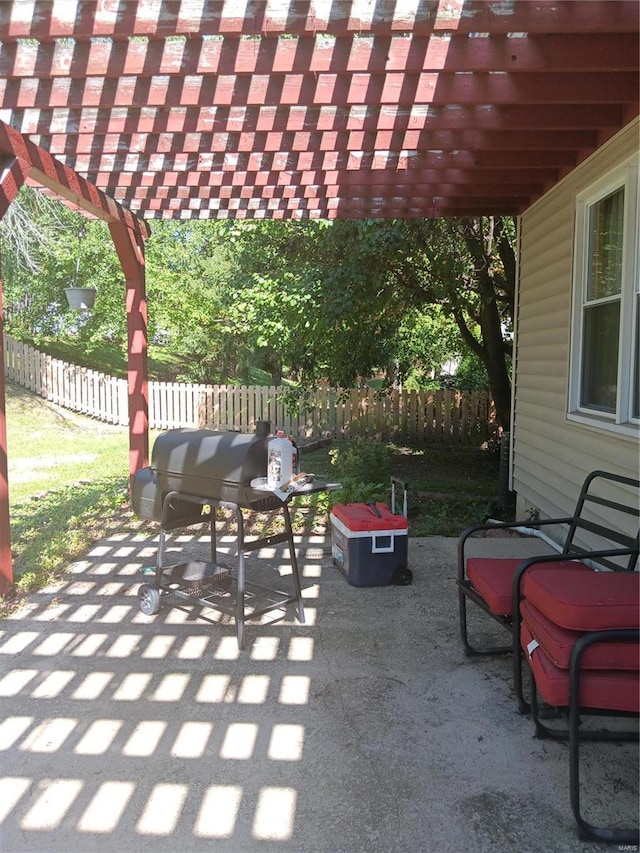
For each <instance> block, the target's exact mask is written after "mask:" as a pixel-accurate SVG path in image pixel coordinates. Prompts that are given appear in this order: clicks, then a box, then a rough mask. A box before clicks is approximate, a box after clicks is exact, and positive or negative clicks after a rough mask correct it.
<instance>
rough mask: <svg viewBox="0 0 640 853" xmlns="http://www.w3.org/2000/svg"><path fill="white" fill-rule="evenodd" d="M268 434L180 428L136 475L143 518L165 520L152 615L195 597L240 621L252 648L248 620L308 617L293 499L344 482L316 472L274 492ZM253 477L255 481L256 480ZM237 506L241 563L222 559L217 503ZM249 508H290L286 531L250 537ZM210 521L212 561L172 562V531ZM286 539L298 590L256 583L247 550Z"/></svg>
mask: <svg viewBox="0 0 640 853" xmlns="http://www.w3.org/2000/svg"><path fill="white" fill-rule="evenodd" d="M268 444H269V437H268V436H258V435H248V434H245V433H239V432H214V431H211V430H197V429H175V430H169V431H168V432H165V433H163V434H162V435H160V436H159V437H158V438H157V439H156V441H155V444H154V446H153V451H152V455H151V465H150V467H148V468H142V469H141V470H140V471H138V473H137V474H136V475H135V477H134V479H133V484H132V493H131V501H132V505H133V510H134V512H135V513H136V514H137V515H138V516H139V517H140V518H146V519H149V520H152V521H156V522H158V523H159V524H160V538H159V544H158V551H157V556H156V566H155V573H154V578H153V583H143V584H142V585H141V586H140V588H139V590H138V597H139V606H140V610H141V611H142V612H143V613H145V614H146V615H148V616H153V615H155V614H157V613H158V612H159V611H160V607H161V605H162V604H163V603H171V600H172V599H177V600H180V601H184V600H189V601H190V602H191V603H194V604H199V605H201V606H203V607H210V608H213V609H214V610H217V611H219V612H222V613H225V614H227V615H229V616H231V617H232V618H235V620H236V628H237V637H238V647H239V648H240V649H242V648H244V644H245V622H246V621H247V620H248V619H256V618H258V617H260V616H262V615H263V614H265V613H267V612H269V611H272V610H276V609H284V608H286V607H287V606H288V605H289V604H295V605H296V607H297V615H298V620H299V621H300V622H301V623H304V609H303V605H302V593H301V589H300V577H299V573H298V563H297V559H296V553H295V546H294V542H293V531H292V528H291V518H290V516H289V508H288V503H289V500H290V499H291V498H292V497H293V496H294V495H301V494H310V493H313V492H319V491H327V490H329V489H334V488H339V484H337V483H335V484H329V483H324V482H317V481H315V480H314V479H313V477H312V476H311V475H306V476H305V477H303V478H302V479H300V480H298V481H297V482H296V483H295V484H292V486H291V487H290V488H289V489H288V490H287V489H283V491H267V489H266V472H267V447H268ZM252 483H253V485H252ZM218 507H219V508H223V509H228V510H231V511H232V512H233V513H234V515H235V521H236V525H237V543H236V544H237V547H236V552H237V553H236V557H237V566H236V567H235V568H232V567H231V566H229V565H227V564H224V563H221V562H220V561H219V560H218V558H217V546H216V513H215V509H216V508H218ZM243 510H244V511H249V512H263V511H265V510H277V511H280V512H281V513H282V517H283V520H284V526H285V530H284V532H283V533H278V534H275V535H274V536H266V537H262V538H259V539H252V540H246V539H245V537H244V517H243ZM204 521H206V522H208V523H209V527H210V531H211V560H210V562H209V561H199V560H191V561H187V562H184V563H179V564H177V565H171V566H166V565H164V550H165V544H166V534H167V533H169V532H170V531H172V530H176V529H178V528H181V527H185V526H188V525H191V524H196V523H202V522H204ZM282 542H286V543H287V544H288V545H289V554H290V560H291V569H292V581H293V590H292V592H291V593H286V592H283V591H281V590H273V589H267V588H266V587H263V586H259V585H257V584H253V583H248V582H247V580H246V577H245V574H246V572H245V554H246V553H247V552H251V551H255V550H257V549H259V548H262V547H264V546H267V545H276V544H279V543H282Z"/></svg>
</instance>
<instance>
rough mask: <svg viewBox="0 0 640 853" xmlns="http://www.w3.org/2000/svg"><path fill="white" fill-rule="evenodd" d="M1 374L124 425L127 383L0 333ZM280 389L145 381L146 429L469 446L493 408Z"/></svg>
mask: <svg viewBox="0 0 640 853" xmlns="http://www.w3.org/2000/svg"><path fill="white" fill-rule="evenodd" d="M4 358H5V376H6V378H7V379H8V380H9V381H11V382H15V383H16V384H18V385H22V386H23V387H24V388H28V389H29V390H30V391H33V392H35V393H36V394H40V395H41V396H42V397H44V398H45V399H46V400H50V401H51V402H52V403H55V404H57V405H59V406H63V407H64V408H68V409H71V410H73V411H75V412H79V413H81V414H83V415H88V416H89V417H93V418H97V419H99V420H102V421H106V422H108V423H112V424H119V425H121V426H126V425H127V424H128V423H129V415H128V407H127V381H126V379H116V378H115V377H113V376H108V375H107V374H105V373H100V372H98V371H96V370H90V369H89V368H87V367H79V366H78V365H74V364H67V363H66V362H64V361H61V360H60V359H56V358H51V356H48V355H45V354H44V353H42V352H39V351H38V350H36V349H34V348H33V347H31V346H28V345H27V344H23V343H20V342H19V341H15V340H13V339H12V338H10V337H8V336H6V335H5V338H4ZM286 390H287V389H285V388H283V387H276V386H270V387H262V386H257V385H251V386H248V385H241V386H232V385H208V384H200V385H199V384H190V383H186V382H149V427H150V428H151V429H160V430H164V429H178V428H179V427H196V428H198V427H199V428H206V429H215V430H235V431H238V432H245V433H251V432H254V431H255V427H256V423H257V422H258V421H268V422H269V423H270V425H271V429H272V430H276V429H283V430H284V431H285V432H286V433H287V434H288V435H293V436H295V437H297V438H303V437H304V438H318V437H328V436H331V437H344V438H350V437H356V436H359V437H368V438H386V439H396V440H407V441H410V442H415V443H418V444H436V443H441V444H466V443H472V444H477V443H480V442H481V441H483V440H484V439H486V438H488V437H489V435H490V433H491V430H492V423H493V421H494V420H495V410H494V407H493V404H492V402H491V400H490V397H489V394H487V393H486V392H482V391H453V390H448V389H446V390H440V391H406V390H402V391H400V390H390V391H387V392H384V393H378V392H376V391H374V390H373V389H370V388H363V389H350V390H341V389H336V388H331V387H329V386H328V385H321V386H320V387H319V388H317V389H316V390H315V391H314V392H313V394H312V395H311V396H310V398H309V399H308V400H306V403H305V407H304V409H302V410H301V411H300V412H299V413H298V414H294V413H292V412H291V411H290V409H289V408H288V407H287V406H286Z"/></svg>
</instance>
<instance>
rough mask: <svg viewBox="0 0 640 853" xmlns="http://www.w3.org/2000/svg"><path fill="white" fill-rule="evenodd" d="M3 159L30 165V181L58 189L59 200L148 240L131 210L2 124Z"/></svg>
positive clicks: (147, 231)
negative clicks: (11, 158) (63, 200)
mask: <svg viewBox="0 0 640 853" xmlns="http://www.w3.org/2000/svg"><path fill="white" fill-rule="evenodd" d="M0 155H3V156H9V157H16V158H18V159H19V160H21V161H22V162H23V163H25V164H28V174H29V177H30V178H32V179H33V180H35V181H37V182H38V183H40V184H42V186H45V187H48V188H49V189H55V191H56V193H57V194H58V195H60V197H62V198H64V199H67V200H68V201H70V202H72V203H73V204H75V205H77V206H78V207H80V208H82V209H83V210H86V211H87V212H89V213H91V215H92V216H95V217H96V218H97V219H103V220H105V221H106V222H122V224H123V225H125V226H126V227H127V228H130V229H131V230H133V231H134V232H135V233H137V234H142V235H143V236H144V237H145V238H146V237H147V236H148V234H149V230H148V228H147V226H146V225H145V224H144V223H143V222H142V221H141V220H139V219H138V218H137V217H135V216H134V215H133V214H132V213H131V212H130V211H129V210H127V209H126V208H123V207H122V206H121V205H119V204H118V203H117V202H115V201H114V200H113V199H111V198H109V197H108V196H107V195H105V194H104V193H103V192H102V191H101V190H99V189H98V188H97V187H96V186H94V185H92V184H90V183H89V182H88V181H87V180H85V179H84V178H82V177H81V176H80V175H78V174H77V173H76V172H74V171H73V170H72V169H70V168H69V167H67V166H65V165H63V164H62V163H61V162H60V161H59V160H56V159H55V158H54V157H52V156H51V155H50V154H49V153H48V152H47V151H44V150H43V149H42V148H39V147H38V146H37V145H35V144H34V143H33V142H30V141H29V140H28V139H25V137H23V136H22V135H21V134H20V133H18V132H17V131H16V130H14V129H13V128H11V127H9V126H8V125H7V124H5V122H2V121H0Z"/></svg>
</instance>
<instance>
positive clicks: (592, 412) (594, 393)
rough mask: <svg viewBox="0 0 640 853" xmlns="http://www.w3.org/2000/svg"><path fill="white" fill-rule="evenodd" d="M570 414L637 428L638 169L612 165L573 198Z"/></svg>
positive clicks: (626, 429) (610, 425) (639, 353)
mask: <svg viewBox="0 0 640 853" xmlns="http://www.w3.org/2000/svg"><path fill="white" fill-rule="evenodd" d="M576 202H577V203H576V229H575V256H574V281H573V312H572V337H571V371H570V388H569V413H568V416H569V418H570V419H572V420H578V421H582V422H585V423H589V424H591V425H596V426H600V427H603V428H605V429H609V430H611V429H613V430H616V431H620V432H633V433H637V431H638V425H639V424H640V390H639V386H640V367H639V356H640V340H639V338H640V284H639V281H638V279H639V264H638V224H639V222H640V218H639V216H638V206H639V205H638V168H637V165H636V162H635V161H632V162H628V163H626V164H625V165H623V166H621V167H619V168H618V169H616V170H615V171H614V172H612V173H610V174H609V175H607V176H606V178H603V179H602V180H601V181H599V182H598V183H597V184H596V185H595V186H593V187H591V188H590V189H589V190H587V191H585V192H584V193H581V194H580V195H579V196H578V197H577V199H576Z"/></svg>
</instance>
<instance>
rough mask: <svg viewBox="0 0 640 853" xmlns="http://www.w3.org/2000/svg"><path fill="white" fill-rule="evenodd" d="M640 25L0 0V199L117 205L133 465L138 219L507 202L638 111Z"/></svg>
mask: <svg viewBox="0 0 640 853" xmlns="http://www.w3.org/2000/svg"><path fill="white" fill-rule="evenodd" d="M638 35H639V6H638V0H140V2H136V0H16V1H15V2H3V3H0V121H1V122H2V123H3V124H2V125H0V179H1V181H0V215H2V213H3V212H4V209H6V206H7V205H8V204H9V203H10V202H11V200H12V198H13V197H14V196H15V192H17V188H18V187H19V185H20V183H21V182H23V181H25V180H26V181H29V182H30V183H32V184H35V185H39V186H42V187H44V188H45V191H48V192H54V193H56V194H57V195H59V196H61V197H62V198H63V200H66V201H68V202H69V203H72V204H75V205H76V206H78V207H79V208H81V209H83V210H84V211H86V212H87V213H88V214H89V215H93V216H96V215H97V216H101V217H102V218H103V219H106V220H107V221H109V223H110V229H111V233H112V235H113V237H114V242H115V244H116V249H117V250H118V254H119V256H120V259H121V262H122V263H123V268H124V270H125V276H126V279H127V317H128V322H129V353H130V355H129V391H130V411H131V412H132V414H134V415H135V417H132V427H131V446H132V455H131V460H132V461H131V466H132V469H133V468H136V467H140V465H142V464H144V461H145V460H144V457H145V455H146V452H147V444H146V442H147V438H146V432H147V430H146V322H145V317H146V304H145V296H144V238H145V237H146V235H147V229H146V226H145V225H144V224H143V223H141V222H140V221H139V220H141V219H143V220H146V219H153V218H175V219H207V218H212V217H213V218H238V219H241V218H252V219H259V218H264V219H323V218H329V219H332V218H361V219H362V218H406V217H441V216H455V217H468V216H479V215H516V216H517V215H518V214H520V213H522V212H523V211H524V210H526V209H527V208H528V207H529V206H530V205H531V204H532V203H533V202H534V201H535V200H536V199H538V198H539V197H540V196H542V195H543V194H544V193H545V192H546V191H547V190H548V189H549V188H550V187H552V186H553V185H554V184H556V183H557V182H558V181H559V180H561V179H562V178H563V176H564V175H566V174H567V173H568V172H570V171H571V170H572V169H573V168H575V166H576V165H577V164H578V163H580V162H581V161H582V160H584V159H585V158H586V157H588V156H589V155H590V154H591V153H592V152H594V151H595V150H596V149H598V148H599V147H600V146H601V145H602V144H603V143H604V142H606V140H607V139H608V138H610V137H611V136H613V135H614V134H615V133H616V132H617V131H618V130H619V129H620V128H622V127H623V126H624V125H625V124H627V123H628V122H629V121H630V120H631V119H633V118H634V117H635V116H636V115H638V110H639V107H638V97H639V66H640V62H639V53H640V52H639V39H638ZM132 214H133V215H132ZM2 392H3V393H2V394H1V395H0V396H1V397H2V398H4V388H2ZM2 420H3V416H2ZM134 421H135V423H134ZM0 433H4V423H0ZM0 451H2V453H0V455H2V456H4V466H3V465H0V469H1V468H2V467H4V469H5V471H4V474H3V472H2V470H0V486H1V485H2V482H1V481H2V477H3V476H4V492H5V495H4V498H3V494H2V490H1V489H0V534H2V536H1V540H2V542H4V541H5V539H7V543H8V509H6V507H7V506H8V502H7V500H6V452H5V451H6V440H5V439H4V436H3V435H2V434H0ZM2 504H4V505H5V510H2ZM5 515H6V519H5V521H4V522H3V521H2V517H4V516H5ZM5 533H6V536H5ZM7 553H8V554H9V556H8V557H7ZM7 559H8V561H9V577H10V552H9V549H8V544H7V545H6V547H4V549H2V548H0V575H2V574H4V575H5V578H6V577H7V570H6V561H7ZM0 591H1V590H0Z"/></svg>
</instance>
